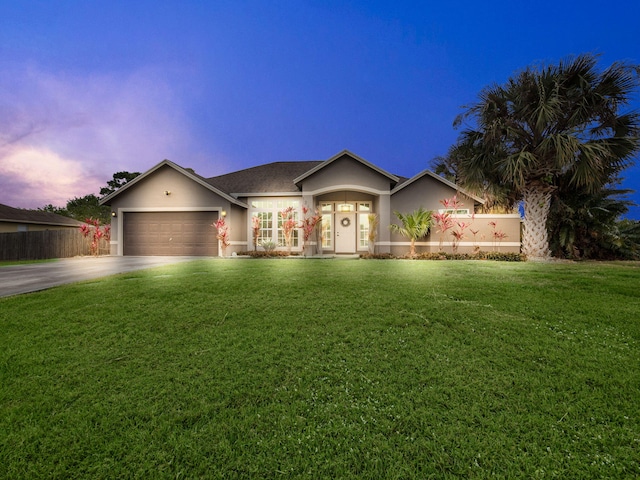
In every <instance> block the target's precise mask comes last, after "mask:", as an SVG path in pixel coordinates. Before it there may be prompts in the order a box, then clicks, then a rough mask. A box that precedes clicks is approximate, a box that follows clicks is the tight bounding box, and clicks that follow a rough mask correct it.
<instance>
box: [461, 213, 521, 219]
mask: <svg viewBox="0 0 640 480" xmlns="http://www.w3.org/2000/svg"><path fill="white" fill-rule="evenodd" d="M451 216H452V217H454V218H455V217H457V215H451ZM473 217H474V218H497V219H498V220H500V219H501V218H520V219H521V218H522V217H520V214H519V213H476V214H473Z"/></svg>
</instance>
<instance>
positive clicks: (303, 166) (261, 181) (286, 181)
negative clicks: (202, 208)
mask: <svg viewBox="0 0 640 480" xmlns="http://www.w3.org/2000/svg"><path fill="white" fill-rule="evenodd" d="M321 163H323V162H322V161H304V162H274V163H267V164H266V165H259V166H257V167H251V168H245V169H244V170H238V171H237V172H232V173H227V174H224V175H219V176H217V177H211V178H207V179H206V181H207V183H209V184H210V185H213V186H214V187H216V188H218V189H219V190H222V191H223V192H227V193H229V194H238V193H276V192H278V193H288V192H299V191H300V189H299V188H298V187H297V186H296V185H295V184H294V183H293V179H294V178H297V177H299V176H300V175H302V174H304V173H306V172H308V171H309V170H311V169H312V168H314V167H316V166H318V165H320V164H321Z"/></svg>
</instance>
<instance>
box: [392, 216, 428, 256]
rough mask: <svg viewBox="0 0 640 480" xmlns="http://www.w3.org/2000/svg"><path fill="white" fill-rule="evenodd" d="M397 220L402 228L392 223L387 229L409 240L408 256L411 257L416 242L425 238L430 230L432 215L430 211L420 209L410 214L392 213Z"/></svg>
mask: <svg viewBox="0 0 640 480" xmlns="http://www.w3.org/2000/svg"><path fill="white" fill-rule="evenodd" d="M393 213H394V214H395V216H396V217H398V220H400V222H401V223H402V226H399V225H396V224H395V223H392V224H391V225H389V229H390V230H391V231H392V232H394V233H399V234H400V235H402V236H403V237H407V238H408V239H409V240H411V248H410V250H409V256H411V257H413V256H415V254H416V240H417V239H419V238H422V237H426V236H427V234H428V233H429V229H430V228H431V222H432V215H433V212H432V211H431V210H424V209H423V208H422V207H420V208H418V209H417V210H414V211H413V212H411V213H407V214H403V213H400V212H398V211H394V212H393Z"/></svg>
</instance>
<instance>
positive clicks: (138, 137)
mask: <svg viewBox="0 0 640 480" xmlns="http://www.w3.org/2000/svg"><path fill="white" fill-rule="evenodd" d="M3 73H4V75H3V76H2V79H1V80H0V89H2V90H3V91H10V92H11V93H12V95H10V96H6V97H4V98H3V99H2V108H1V109H0V192H1V199H0V201H1V202H2V203H5V204H8V205H11V206H14V207H22V208H36V207H41V206H44V205H46V204H49V203H52V204H54V205H56V206H64V205H65V204H66V202H67V200H69V199H70V198H73V197H81V196H84V195H87V194H89V193H94V194H97V193H98V192H99V190H100V187H101V186H104V185H105V184H106V182H107V180H110V179H111V176H112V174H113V173H115V172H117V171H120V170H135V166H138V165H146V167H147V168H149V167H151V166H153V165H154V164H155V163H157V162H159V161H161V160H163V159H164V158H171V157H174V158H175V157H176V156H182V155H184V154H185V153H186V152H188V151H189V148H188V143H189V142H188V138H189V134H188V128H187V125H186V123H187V122H186V120H185V117H184V115H183V114H182V107H181V105H180V102H179V98H177V96H176V94H175V93H174V92H173V91H172V90H171V88H170V87H169V86H168V85H167V84H166V83H165V82H163V81H161V80H159V76H158V75H157V74H155V73H154V71H153V69H147V70H145V69H139V70H137V71H136V72H133V73H128V74H89V75H78V74H75V75H72V74H68V73H56V72H49V71H43V70H42V69H41V68H39V67H37V66H33V65H30V66H17V67H16V66H12V67H11V69H10V70H9V71H7V69H5V70H4V72H3ZM7 73H9V74H8V75H7Z"/></svg>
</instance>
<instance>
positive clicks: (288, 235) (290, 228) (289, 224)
mask: <svg viewBox="0 0 640 480" xmlns="http://www.w3.org/2000/svg"><path fill="white" fill-rule="evenodd" d="M279 214H280V220H281V222H282V223H281V228H282V235H283V236H284V244H285V245H286V246H287V250H288V251H289V252H290V251H291V242H292V240H293V232H294V231H295V229H296V228H298V222H296V218H295V216H296V214H295V211H294V209H293V207H287V208H285V209H284V210H281V211H280V212H279Z"/></svg>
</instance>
